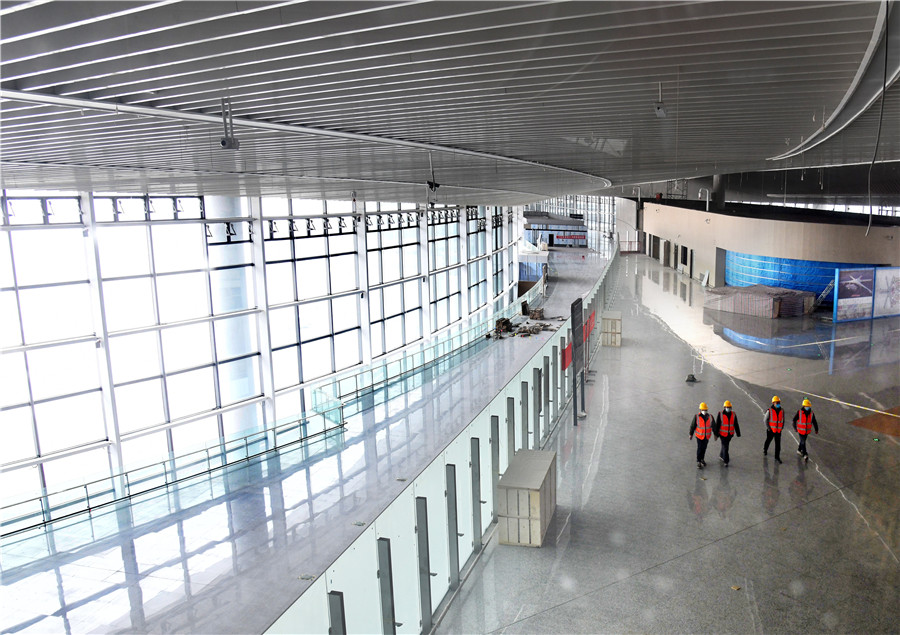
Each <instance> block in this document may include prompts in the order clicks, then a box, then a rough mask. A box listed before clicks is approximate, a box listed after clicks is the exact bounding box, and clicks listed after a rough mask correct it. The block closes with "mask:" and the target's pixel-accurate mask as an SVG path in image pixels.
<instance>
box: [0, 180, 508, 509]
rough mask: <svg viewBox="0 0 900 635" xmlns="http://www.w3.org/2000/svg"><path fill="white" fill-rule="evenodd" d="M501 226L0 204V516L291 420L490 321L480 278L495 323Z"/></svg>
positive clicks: (344, 204) (13, 195)
mask: <svg viewBox="0 0 900 635" xmlns="http://www.w3.org/2000/svg"><path fill="white" fill-rule="evenodd" d="M91 210H93V214H92V213H91ZM363 210H365V215H364V214H363ZM507 213H508V217H507V223H506V224H505V226H506V227H507V231H506V232H505V233H504V232H503V230H502V228H503V226H504V223H503V209H501V208H468V211H466V209H465V208H463V209H459V208H452V209H451V208H448V209H431V210H428V211H425V210H418V209H416V206H415V205H413V204H400V203H371V202H369V203H365V206H364V207H363V203H361V202H360V203H355V202H351V201H322V200H306V199H275V198H271V199H270V198H264V199H222V198H221V197H206V198H203V197H164V196H142V195H122V194H103V193H96V194H93V195H92V196H86V195H85V196H77V195H74V194H65V195H63V194H60V193H51V192H45V193H40V192H28V193H24V192H22V193H20V192H6V193H4V197H3V205H2V229H3V231H2V233H0V316H2V318H0V319H2V323H3V328H2V329H0V347H2V355H0V381H2V383H3V389H2V390H0V421H2V423H0V434H2V435H3V439H4V442H3V443H2V444H0V463H2V466H0V467H2V470H3V471H4V472H7V474H4V479H3V480H4V488H3V490H4V491H3V494H2V496H0V498H2V499H3V500H4V501H6V502H11V501H19V500H23V499H26V498H30V497H35V496H39V495H41V493H42V489H45V490H46V491H50V492H52V491H58V490H60V489H63V488H66V487H70V486H73V485H78V484H80V483H82V482H85V481H89V480H92V479H94V478H102V477H105V476H108V475H109V474H110V473H117V472H119V471H120V470H121V469H126V470H127V469H134V468H136V467H141V466H144V465H148V464H150V463H153V462H157V461H160V460H163V459H165V458H168V457H170V456H179V455H183V454H186V453H189V452H192V451H195V450H198V449H203V448H205V447H210V446H213V445H216V444H218V443H219V442H221V441H222V440H227V439H230V438H234V437H237V436H241V435H244V434H248V433H250V432H253V431H255V430H261V429H265V428H268V427H271V426H272V425H274V423H275V422H274V421H273V418H274V417H273V416H272V413H273V412H274V413H276V414H277V416H278V417H279V420H282V421H283V420H287V418H293V419H296V418H298V417H299V416H300V415H301V413H302V412H303V411H304V406H305V405H309V404H307V403H305V400H304V394H306V393H305V390H306V388H305V387H306V386H308V385H309V383H310V382H315V381H316V380H317V379H320V378H323V377H326V376H327V375H329V374H331V373H334V372H337V371H341V370H344V369H348V368H352V367H353V366H355V365H358V364H360V363H362V362H363V361H366V360H369V359H373V358H378V357H379V356H380V355H383V354H387V353H389V352H391V351H394V350H396V349H398V348H401V347H403V346H406V345H408V344H410V343H413V342H415V341H417V340H420V339H422V338H423V337H424V334H425V333H426V328H428V329H430V331H431V332H434V331H437V330H439V329H442V328H444V327H446V326H448V325H450V324H452V323H454V322H458V321H460V320H462V319H463V318H464V317H466V316H468V315H469V314H471V313H473V312H475V311H477V310H479V309H480V308H481V307H484V306H485V304H486V303H487V301H488V299H489V296H488V281H489V279H488V268H490V271H491V278H490V284H491V287H490V288H491V296H490V297H491V298H494V300H495V302H494V307H495V308H498V309H499V308H502V307H503V306H505V301H508V299H509V298H511V297H513V296H514V293H513V290H514V283H515V279H514V276H513V275H510V274H511V272H513V271H514V268H513V267H512V266H511V264H507V266H506V267H504V266H503V265H504V263H505V262H506V260H507V259H512V258H513V257H514V249H515V248H514V236H513V233H514V232H513V227H514V225H513V223H512V212H511V210H507ZM462 214H465V216H462ZM488 217H490V222H491V232H492V233H491V237H490V240H489V239H488V234H487V222H488ZM504 251H505V252H506V257H504ZM511 262H512V261H511V260H510V263H511ZM426 311H427V312H426ZM366 314H368V315H367V316H366ZM267 391H268V392H267ZM307 401H308V400H307ZM266 403H270V404H271V403H274V409H269V410H266V408H267V406H265V404H266Z"/></svg>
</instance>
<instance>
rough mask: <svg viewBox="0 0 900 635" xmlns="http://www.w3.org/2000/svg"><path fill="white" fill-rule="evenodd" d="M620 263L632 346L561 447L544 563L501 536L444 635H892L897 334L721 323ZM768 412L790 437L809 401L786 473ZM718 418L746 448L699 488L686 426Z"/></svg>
mask: <svg viewBox="0 0 900 635" xmlns="http://www.w3.org/2000/svg"><path fill="white" fill-rule="evenodd" d="M626 263H627V264H626V266H624V267H623V271H622V276H623V278H622V281H621V285H620V292H621V297H619V298H618V300H617V302H616V306H615V307H614V308H615V309H617V310H621V311H622V314H623V338H622V347H621V348H603V349H601V351H600V355H599V363H598V364H597V365H596V366H595V367H594V368H596V369H597V370H598V372H597V374H596V375H595V377H596V379H595V380H594V382H593V383H592V385H591V386H590V387H589V390H588V393H587V399H588V403H587V412H588V417H587V418H586V419H585V420H583V421H582V423H581V425H579V426H578V427H577V428H576V427H573V426H571V424H569V425H564V426H561V427H560V428H559V429H558V432H557V434H556V437H555V439H554V441H553V449H555V451H556V452H557V453H558V463H557V464H558V488H559V489H558V507H557V509H556V514H555V516H554V519H553V521H552V522H551V525H550V527H549V530H548V533H547V537H546V539H545V542H544V545H543V546H542V547H541V548H539V549H533V548H526V547H514V546H506V545H502V546H501V545H498V543H497V534H496V533H494V534H493V535H492V536H491V538H490V540H489V541H487V542H486V547H485V550H484V552H483V554H482V555H481V557H480V559H479V560H478V561H477V562H476V563H475V564H474V565H472V568H471V571H470V572H469V575H468V578H467V579H466V581H465V583H464V584H463V585H462V587H461V588H460V591H459V595H458V596H457V597H456V599H455V600H454V601H453V602H452V603H451V604H450V605H449V608H448V609H447V612H446V614H445V615H444V616H443V618H442V621H441V622H440V624H439V626H438V628H437V631H438V632H441V633H487V632H505V633H519V632H522V633H630V632H641V633H694V632H710V633H750V632H758V633H799V632H804V633H819V632H837V633H875V632H894V633H895V632H897V628H898V627H897V625H898V624H900V600H898V591H897V590H898V589H900V562H898V556H900V488H898V487H897V483H898V477H900V438H898V437H897V436H892V435H885V434H883V432H877V431H874V430H873V429H872V427H871V426H867V424H865V422H866V421H868V420H869V419H871V418H873V417H876V418H877V417H879V416H880V417H882V418H884V419H886V420H888V419H890V420H891V421H896V420H898V419H897V417H896V415H894V418H893V419H891V417H890V415H877V413H876V412H875V411H887V410H889V409H894V410H893V411H894V413H898V410H897V409H896V407H897V406H898V405H900V387H898V384H900V321H898V320H897V319H888V320H884V319H882V320H877V321H875V322H869V323H855V324H847V325H838V326H836V327H832V325H831V324H829V323H828V322H827V321H820V320H815V319H811V318H806V319H803V318H797V319H795V320H793V321H781V320H779V321H778V324H777V325H776V324H774V323H770V324H765V325H762V324H759V323H758V322H753V321H752V320H751V321H749V322H748V321H747V320H742V319H741V318H740V316H733V315H726V314H720V313H718V314H715V315H711V314H710V312H708V311H707V312H705V313H704V310H703V293H704V291H703V288H702V287H700V285H699V284H697V283H696V282H692V281H690V280H689V279H688V278H686V277H685V276H682V275H679V274H677V273H676V272H674V271H672V270H667V269H663V268H662V267H661V266H660V265H659V264H658V263H656V262H654V261H652V260H650V259H648V258H646V257H644V256H628V257H627V260H626ZM726 330H727V331H728V332H727V333H726ZM798 334H799V337H795V336H797V335H798ZM785 336H787V337H785ZM748 342H749V343H750V345H747V344H748ZM754 342H755V343H754ZM760 343H761V344H760ZM798 344H799V346H798ZM742 345H743V346H742ZM792 347H793V348H792ZM810 351H815V352H814V353H811V352H810ZM688 373H692V374H694V375H695V376H696V378H697V379H698V380H699V381H698V382H696V383H687V382H685V378H686V376H687V375H688ZM773 394H778V395H779V396H780V397H781V399H782V400H783V403H784V405H785V409H786V410H787V412H788V419H790V417H791V416H793V413H794V412H796V410H797V408H798V407H799V405H800V401H801V400H802V398H803V397H804V396H808V397H809V398H810V399H811V400H812V403H813V409H814V411H815V413H816V415H817V419H818V421H819V424H820V433H819V434H818V435H812V436H811V438H810V440H809V443H808V445H809V454H810V459H809V462H808V463H807V462H804V461H802V460H801V458H800V457H799V456H798V455H797V454H796V449H797V441H796V439H797V437H796V434H795V433H794V432H793V430H790V431H786V432H785V434H784V435H783V443H782V454H781V459H782V461H783V462H782V463H780V464H779V463H777V462H776V461H775V459H774V456H773V455H774V448H772V449H770V452H769V454H768V456H763V452H762V446H763V442H764V439H765V432H764V427H763V423H762V414H763V409H764V408H765V407H767V406H768V404H769V401H770V399H771V397H772V395H773ZM725 399H729V400H730V401H732V402H733V404H734V407H735V411H736V412H737V414H738V417H739V422H740V428H741V433H742V436H741V437H740V438H737V439H735V440H734V442H733V443H732V444H731V452H730V454H731V463H730V466H729V467H727V468H726V467H725V466H724V465H722V464H721V463H720V461H719V460H718V454H719V443H718V442H717V441H716V442H711V443H710V445H709V448H708V450H707V454H706V461H707V466H706V467H705V468H704V469H702V470H699V469H697V467H696V458H695V457H696V443H695V442H694V441H691V440H689V438H688V429H689V422H690V418H691V416H692V415H693V413H694V412H696V410H695V409H696V408H697V405H698V404H699V402H700V401H707V402H709V403H710V407H711V408H712V409H713V410H714V411H718V410H719V409H720V407H721V405H722V403H723V401H724V400H725ZM563 420H566V419H565V417H564V419H563ZM857 424H858V425H857ZM789 425H790V424H788V427H789ZM898 432H900V430H894V433H895V435H896V434H897V433H898Z"/></svg>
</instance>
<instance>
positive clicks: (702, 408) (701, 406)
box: [700, 401, 709, 410]
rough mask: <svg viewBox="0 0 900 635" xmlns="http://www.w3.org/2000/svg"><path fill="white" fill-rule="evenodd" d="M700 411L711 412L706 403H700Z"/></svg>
mask: <svg viewBox="0 0 900 635" xmlns="http://www.w3.org/2000/svg"><path fill="white" fill-rule="evenodd" d="M700 410H709V408H707V407H706V402H705V401H703V402H700Z"/></svg>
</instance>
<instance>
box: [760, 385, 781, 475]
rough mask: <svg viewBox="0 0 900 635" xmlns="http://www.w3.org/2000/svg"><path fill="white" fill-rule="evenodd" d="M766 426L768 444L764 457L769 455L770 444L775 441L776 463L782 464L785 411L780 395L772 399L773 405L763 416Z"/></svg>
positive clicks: (765, 447)
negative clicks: (782, 434)
mask: <svg viewBox="0 0 900 635" xmlns="http://www.w3.org/2000/svg"><path fill="white" fill-rule="evenodd" d="M763 421H764V422H765V424H766V444H765V445H764V446H763V456H766V455H767V454H768V453H769V444H770V443H772V439H775V462H776V463H781V431H782V429H783V428H784V410H782V409H781V399H779V398H778V395H775V396H774V397H772V405H771V406H770V407H769V408H768V409H767V410H766V414H765V415H764V416H763Z"/></svg>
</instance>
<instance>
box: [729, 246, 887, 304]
mask: <svg viewBox="0 0 900 635" xmlns="http://www.w3.org/2000/svg"><path fill="white" fill-rule="evenodd" d="M871 266H872V265H865V264H857V263H849V262H826V261H820V260H796V259H794V258H772V257H770V256H756V255H753V254H742V253H740V252H737V251H728V252H726V253H725V284H726V285H729V286H734V287H748V286H750V285H752V284H765V285H768V286H770V287H782V288H785V289H798V290H800V291H812V292H813V293H815V294H819V293H821V292H822V291H824V290H825V287H827V286H828V283H829V282H831V281H833V280H834V270H835V269H836V268H840V269H849V268H853V267H871Z"/></svg>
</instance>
